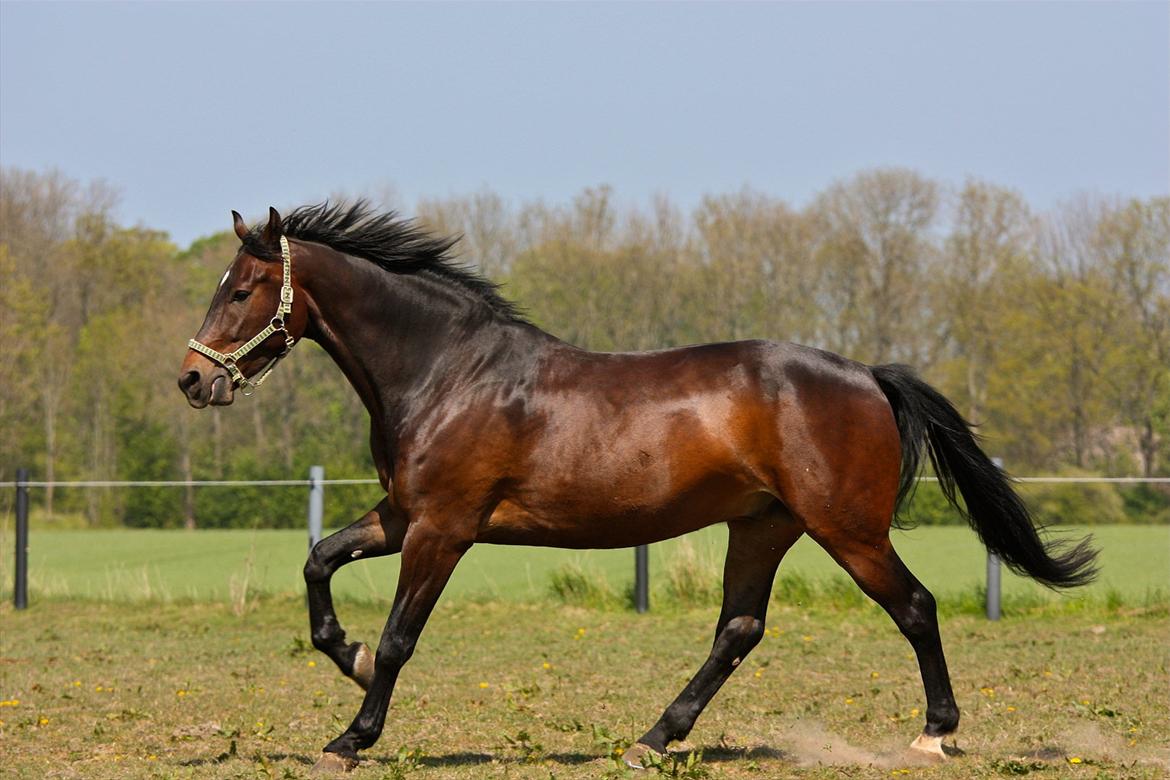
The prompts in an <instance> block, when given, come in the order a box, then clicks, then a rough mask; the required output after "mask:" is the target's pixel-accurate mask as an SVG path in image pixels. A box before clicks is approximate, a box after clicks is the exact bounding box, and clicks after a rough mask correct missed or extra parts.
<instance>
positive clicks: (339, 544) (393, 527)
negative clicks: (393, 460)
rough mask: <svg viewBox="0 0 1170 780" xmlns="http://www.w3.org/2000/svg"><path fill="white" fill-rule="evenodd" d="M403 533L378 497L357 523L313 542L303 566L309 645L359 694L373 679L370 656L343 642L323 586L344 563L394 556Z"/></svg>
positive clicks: (403, 528)
mask: <svg viewBox="0 0 1170 780" xmlns="http://www.w3.org/2000/svg"><path fill="white" fill-rule="evenodd" d="M405 534H406V522H405V520H404V519H403V518H401V517H399V516H398V515H397V514H395V513H394V512H393V511H392V510H391V509H390V506H389V501H388V500H387V499H382V501H381V502H380V503H379V504H378V505H377V506H376V507H374V508H373V509H372V510H370V511H369V512H367V513H366V514H365V515H363V516H362V517H361V519H359V520H357V521H356V522H354V523H353V524H351V525H349V526H348V527H346V528H343V529H342V530H340V531H338V532H337V533H334V534H331V535H330V536H328V537H326V538H325V539H322V540H321V541H320V542H318V543H317V545H316V546H314V547H313V549H312V551H311V552H310V553H309V560H308V561H307V562H306V563H305V585H306V586H307V588H308V596H309V599H308V600H309V631H310V636H311V637H312V640H313V646H314V647H315V648H317V649H318V650H320V651H321V652H322V653H324V654H325V655H327V656H329V658H330V659H332V660H333V662H334V663H335V664H337V668H338V669H340V670H341V672H342V673H343V674H344V675H345V676H346V677H349V678H350V679H351V680H353V681H354V682H356V683H357V684H358V685H360V686H361V687H362V689H363V690H365V689H368V688H369V686H370V681H371V680H372V679H373V676H374V654H373V653H371V652H370V648H369V647H367V646H366V644H365V643H363V642H348V643H347V642H346V641H345V631H344V630H343V629H342V628H341V624H340V623H339V622H338V620H337V613H336V611H335V610H334V608H333V594H332V592H331V591H330V588H329V583H330V580H331V579H332V577H333V574H334V572H336V571H337V570H338V569H340V568H341V567H342V566H344V565H346V564H347V563H350V562H352V561H355V560H358V559H365V558H377V557H381V556H383V555H392V554H394V553H397V552H400V551H401V550H402V539H403V537H404V536H405Z"/></svg>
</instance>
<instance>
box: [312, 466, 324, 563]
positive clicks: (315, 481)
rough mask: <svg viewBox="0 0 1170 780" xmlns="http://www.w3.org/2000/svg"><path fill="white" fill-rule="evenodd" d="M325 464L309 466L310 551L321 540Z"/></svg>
mask: <svg viewBox="0 0 1170 780" xmlns="http://www.w3.org/2000/svg"><path fill="white" fill-rule="evenodd" d="M324 480H325V467H324V466H310V467H309V552H312V551H313V548H314V547H315V546H316V545H317V542H319V541H321V525H322V518H323V517H324V515H325V486H324V485H323V484H321V483H322V482H324Z"/></svg>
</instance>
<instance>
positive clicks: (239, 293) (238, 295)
mask: <svg viewBox="0 0 1170 780" xmlns="http://www.w3.org/2000/svg"><path fill="white" fill-rule="evenodd" d="M251 294H252V291H251V290H236V291H235V292H234V293H232V302H233V303H235V302H238V301H242V300H244V299H245V298H247V297H248V296H249V295H251Z"/></svg>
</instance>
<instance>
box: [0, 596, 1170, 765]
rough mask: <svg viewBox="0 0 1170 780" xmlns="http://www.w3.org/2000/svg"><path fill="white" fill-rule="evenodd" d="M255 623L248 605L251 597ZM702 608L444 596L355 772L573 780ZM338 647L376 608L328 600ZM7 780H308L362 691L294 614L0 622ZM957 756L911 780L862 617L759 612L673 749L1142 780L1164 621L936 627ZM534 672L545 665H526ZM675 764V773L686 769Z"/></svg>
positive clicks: (788, 609) (872, 618) (706, 642)
mask: <svg viewBox="0 0 1170 780" xmlns="http://www.w3.org/2000/svg"><path fill="white" fill-rule="evenodd" d="M253 606H254V607H255V605H253ZM716 612H717V610H715V609H713V608H705V609H697V610H670V609H662V610H659V611H657V612H655V613H652V614H650V615H644V616H636V615H632V614H630V613H625V612H616V611H613V610H595V609H582V608H577V607H570V606H563V605H559V606H558V605H552V604H545V605H535V604H523V603H518V604H517V603H513V604H507V603H495V604H475V603H472V602H470V601H466V600H464V601H459V600H452V601H449V602H447V603H445V604H441V605H440V606H439V608H438V609H437V610H436V612H435V614H434V616H433V618H432V620H431V622H430V624H429V625H428V627H427V630H426V632H425V633H424V635H423V637H422V640H421V642H420V644H419V647H418V650H417V652H416V653H415V655H414V658H413V659H412V660H411V662H410V663H409V664H408V665H407V667H406V668H405V670H404V671H403V673H402V675H401V677H400V679H399V682H398V687H397V690H396V692H395V696H394V700H393V702H392V704H391V708H390V712H389V716H388V719H387V727H386V730H385V732H384V734H383V737H382V739H381V741H380V742H379V743H378V744H377V745H376V746H375V747H374V748H373V749H371V750H369V751H367V753H366V758H367V763H366V764H365V765H363V766H362V767H360V768H359V769H358V770H357V772H356V773H355V774H354V778H355V780H364V779H365V778H369V780H386V779H399V778H417V779H418V780H479V779H480V778H521V779H525V780H527V779H531V780H549V779H550V778H556V779H557V780H585V779H586V778H590V779H592V778H611V779H612V778H628V779H629V780H635V778H639V779H641V778H653V777H657V776H661V775H659V774H657V773H655V772H647V773H645V774H639V775H634V774H633V773H630V772H626V771H624V770H621V769H620V768H619V767H618V766H617V765H616V764H615V763H614V762H613V760H612V758H611V757H610V756H611V754H612V751H613V750H614V749H615V748H620V747H621V746H622V745H624V744H626V743H628V742H629V741H630V740H632V739H634V738H636V737H637V736H638V735H639V734H640V733H641V732H643V731H644V730H645V729H646V728H648V726H649V725H650V724H651V723H653V721H654V720H655V719H656V718H657V716H658V715H659V713H660V712H661V710H662V708H663V707H664V706H665V705H666V704H667V703H668V702H669V701H670V700H671V699H672V698H673V697H674V696H675V695H676V694H677V693H678V691H679V690H680V689H681V688H682V686H683V685H684V684H685V681H686V680H687V678H688V677H689V676H690V675H691V674H692V673H693V672H694V671H695V669H697V668H698V666H699V664H700V663H702V661H703V659H704V657H705V656H706V653H707V651H708V648H709V646H710V638H711V630H712V628H713V623H714V620H715V616H716ZM341 617H342V621H343V624H344V625H345V627H346V629H347V630H349V632H350V634H351V636H354V637H357V638H361V639H365V640H370V639H372V638H373V637H376V636H377V635H378V632H379V631H380V627H381V623H382V621H383V620H384V618H385V611H384V610H383V609H381V608H378V607H376V606H374V605H366V606H360V605H353V604H349V605H344V606H343V607H342V612H341ZM0 626H2V627H3V630H2V631H0V746H2V750H0V753H2V755H3V760H2V761H0V767H2V770H3V774H4V776H5V777H13V778H22V779H23V778H29V779H34V778H35V780H40V779H41V778H45V777H62V778H94V779H95V780H103V779H105V778H109V779H111V780H112V779H114V778H118V779H121V778H211V779H212V780H221V779H223V780H226V779H227V778H285V779H288V780H296V779H299V778H307V777H308V771H309V768H310V766H311V765H312V762H313V761H314V760H315V759H316V756H317V755H318V751H319V750H320V748H321V747H322V746H323V745H324V744H325V743H326V742H327V741H328V740H330V739H331V738H332V737H334V736H336V735H337V734H338V733H339V732H340V731H341V730H343V729H344V728H345V726H346V725H347V724H348V723H349V721H350V719H351V718H352V717H353V715H354V713H355V712H356V708H357V706H358V704H359V702H360V698H361V692H360V691H359V690H358V689H357V688H356V687H355V686H354V685H353V684H352V683H350V682H349V681H347V680H345V679H344V678H342V677H341V675H340V674H339V673H338V672H337V671H336V670H335V669H334V668H333V667H332V665H331V664H330V663H329V662H328V661H327V660H326V659H325V658H324V657H323V656H320V655H318V654H317V653H315V652H314V651H313V650H312V648H311V647H309V646H308V643H307V641H306V634H307V628H306V621H305V611H304V605H303V602H302V600H301V599H299V598H295V597H293V598H286V599H272V600H268V601H266V602H264V603H263V604H261V605H260V606H259V607H258V608H252V609H249V610H244V611H243V613H242V614H240V615H237V614H235V613H234V612H233V610H232V609H231V608H230V607H229V606H228V605H227V604H223V603H219V604H215V603H211V604H209V603H196V604H189V605H177V604H159V605H155V606H153V607H152V608H151V609H142V608H141V607H140V606H136V605H132V604H113V603H93V602H69V601H41V602H39V603H35V604H34V606H33V607H32V608H31V609H29V610H27V611H25V612H21V613H17V612H14V611H13V610H12V609H11V607H10V606H8V605H2V606H0ZM942 635H943V641H944V644H945V645H946V648H947V651H948V660H949V662H950V668H951V674H952V678H953V681H954V687H955V694H956V698H957V701H958V703H959V706H960V708H961V709H962V711H963V721H962V725H961V729H960V731H959V734H958V744H959V747H961V748H962V749H963V750H965V751H966V755H965V756H962V757H958V758H953V759H950V760H949V761H948V762H947V763H946V764H944V765H941V766H918V765H916V764H914V763H913V760H912V759H911V758H910V756H909V755H908V754H907V753H906V751H905V748H906V746H907V745H908V744H909V742H910V741H911V740H912V739H913V738H914V736H915V735H916V734H917V733H918V732H919V730H920V729H921V726H922V715H921V712H920V710H921V709H922V707H923V701H922V691H921V683H920V681H919V677H918V671H917V666H916V664H915V662H914V660H913V654H912V653H911V652H910V648H909V646H908V645H907V644H906V642H905V641H904V640H903V639H902V637H901V636H900V635H899V634H898V632H897V630H896V629H895V628H894V627H893V625H892V624H891V623H890V621H889V620H888V619H887V618H886V617H885V616H884V615H881V614H879V613H876V612H875V611H873V610H868V609H865V610H861V609H825V608H821V607H816V608H812V609H807V608H797V607H794V606H787V605H783V604H774V606H773V609H772V611H771V613H770V615H769V621H768V631H767V636H766V637H765V638H764V640H763V642H762V643H761V645H760V646H759V647H758V648H757V649H756V651H755V652H753V653H752V654H751V655H750V656H748V657H747V659H746V660H745V661H744V663H743V664H742V665H741V666H740V667H739V669H738V670H737V672H736V674H734V675H733V676H732V678H731V679H730V680H729V681H728V683H727V685H725V686H724V688H723V690H722V691H721V692H720V693H719V695H718V696H716V698H715V700H714V701H713V702H712V704H711V705H710V706H709V707H708V709H707V711H706V712H705V713H704V715H703V717H702V718H700V720H699V722H698V725H697V727H696V728H695V730H694V731H693V732H692V734H691V736H690V738H689V741H688V743H686V744H684V745H682V746H681V748H682V749H683V750H697V751H702V761H701V763H699V764H698V768H697V770H696V771H695V772H693V773H692V774H691V775H689V776H692V777H694V776H699V774H700V773H702V772H705V773H706V775H705V776H707V777H709V778H710V779H711V780H721V779H724V778H726V779H727V780H748V779H756V778H817V779H821V780H827V779H828V778H836V777H842V776H847V777H860V778H890V777H895V778H898V777H914V778H932V779H933V778H939V779H940V780H968V779H969V778H996V777H1003V776H1010V775H1017V774H1032V775H1034V776H1037V777H1060V778H1074V779H1079V778H1085V779H1086V780H1088V779H1090V778H1156V777H1165V776H1166V772H1167V770H1170V763H1168V759H1170V754H1168V752H1167V750H1166V747H1165V746H1166V745H1167V744H1170V702H1168V700H1167V698H1166V695H1165V694H1166V689H1165V681H1166V673H1167V666H1168V664H1170V658H1168V657H1167V656H1168V651H1167V648H1168V647H1170V645H1168V644H1167V639H1168V638H1170V621H1168V620H1167V618H1166V617H1165V613H1162V614H1145V615H1134V614H1128V613H1126V612H1119V611H1116V610H1108V609H1104V608H1098V609H1094V610H1086V611H1084V612H1081V613H1077V614H1073V615H1045V614H1040V615H1036V616H1030V617H1028V618H1026V619H1023V618H1012V617H1008V618H1006V619H1005V620H1003V621H1001V622H1000V623H997V624H990V623H987V622H986V621H984V620H982V619H979V618H977V617H973V616H959V617H955V618H951V619H949V620H946V621H944V622H943V626H942ZM546 664H547V667H546ZM683 766H684V767H685V758H684V762H683Z"/></svg>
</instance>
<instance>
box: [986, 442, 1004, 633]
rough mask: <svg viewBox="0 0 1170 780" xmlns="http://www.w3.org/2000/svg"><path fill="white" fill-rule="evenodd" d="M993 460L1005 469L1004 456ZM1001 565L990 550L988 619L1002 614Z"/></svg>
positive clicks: (999, 467)
mask: <svg viewBox="0 0 1170 780" xmlns="http://www.w3.org/2000/svg"><path fill="white" fill-rule="evenodd" d="M991 462H992V463H994V464H995V467H996V468H997V469H1000V470H1002V469H1003V458H992V459H991ZM1000 576H1001V571H1000V566H999V556H998V555H996V554H995V553H993V552H991V551H988V553H987V619H988V620H999V615H1000V593H1001V587H1000Z"/></svg>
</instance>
